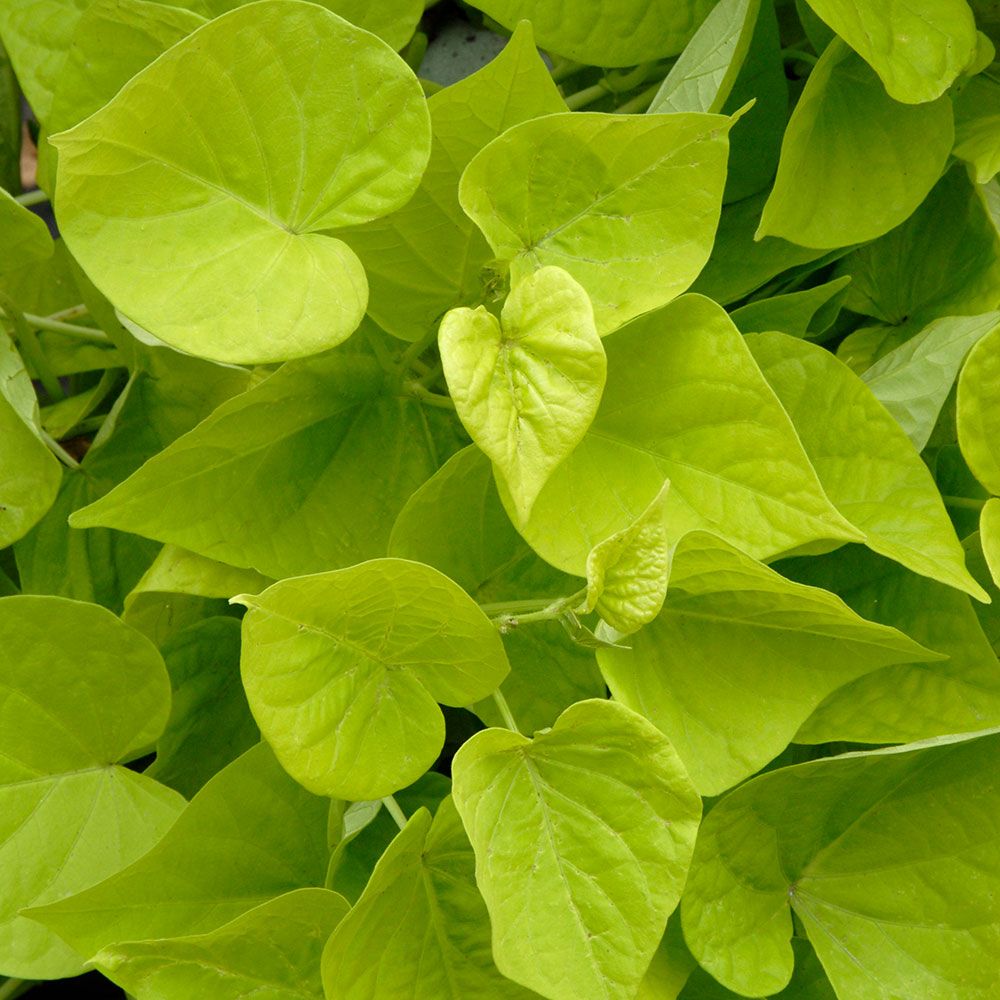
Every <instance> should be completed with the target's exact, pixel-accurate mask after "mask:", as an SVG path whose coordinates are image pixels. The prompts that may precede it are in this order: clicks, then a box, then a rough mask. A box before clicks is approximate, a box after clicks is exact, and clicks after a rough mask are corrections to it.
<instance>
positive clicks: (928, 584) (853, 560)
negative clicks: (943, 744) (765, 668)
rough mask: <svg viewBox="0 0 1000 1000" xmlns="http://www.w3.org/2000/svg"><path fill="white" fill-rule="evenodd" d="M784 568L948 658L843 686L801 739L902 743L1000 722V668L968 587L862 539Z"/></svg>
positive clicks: (816, 714) (909, 665) (907, 665)
mask: <svg viewBox="0 0 1000 1000" xmlns="http://www.w3.org/2000/svg"><path fill="white" fill-rule="evenodd" d="M781 568H782V571H783V572H785V573H786V574H789V575H791V576H792V577H793V578H794V579H796V580H800V581H802V582H805V583H807V584H811V585H812V586H816V587H824V588H826V589H828V590H832V591H834V592H836V593H837V594H838V595H840V597H842V598H843V600H844V601H845V602H846V603H847V604H848V605H850V607H851V608H852V609H853V610H854V611H855V612H856V613H857V614H859V615H861V616H863V617H865V618H868V619H871V620H872V621H877V622H881V623H882V624H884V625H889V626H892V627H893V628H897V629H899V630H900V631H901V632H905V633H906V634H907V635H908V636H910V637H911V638H913V639H914V640H916V641H917V642H919V643H921V644H922V645H923V646H926V647H927V648H929V649H933V650H935V651H936V652H937V653H941V654H944V655H945V656H947V657H948V658H947V659H946V660H944V661H943V662H927V663H917V662H911V663H901V664H899V665H898V666H889V667H885V668H883V669H882V670H877V671H875V672H874V673H871V674H867V675H865V676H864V677H859V678H858V679H857V680H855V681H852V682H851V683H849V684H845V685H844V686H843V687H842V688H840V689H838V690H836V691H834V692H833V693H832V694H830V695H829V697H827V698H826V699H825V700H824V701H823V703H822V704H821V705H820V706H819V707H818V708H817V709H816V711H815V712H814V713H813V714H812V716H810V718H809V719H808V720H807V721H806V722H805V723H804V724H803V726H802V728H801V729H800V730H799V732H798V733H796V736H795V739H796V741H797V742H800V743H824V742H827V741H830V740H849V741H852V742H858V743H904V742H906V741H907V740H919V739H925V738H927V737H930V736H939V735H942V734H945V733H956V732H968V731H971V730H974V729H983V728H984V727H986V726H995V725H1000V668H998V664H997V658H996V656H995V655H994V653H993V650H992V649H991V648H990V644H989V642H988V641H987V638H986V636H985V635H984V634H983V629H982V627H981V626H980V624H979V622H978V621H977V616H976V613H975V612H974V611H973V609H972V602H971V601H970V599H969V598H968V597H966V596H965V595H964V594H960V593H959V592H958V591H956V590H953V589H952V588H951V587H945V586H944V585H943V584H940V583H935V582H934V581H933V580H930V579H928V578H927V577H922V576H917V575H916V574H914V573H911V572H909V571H908V570H906V569H904V568H903V567H902V566H900V565H899V564H898V563H893V562H889V561H888V560H887V559H884V558H882V557H881V556H877V555H875V554H874V553H872V552H870V551H868V550H867V549H863V548H861V547H860V546H857V545H850V546H846V547H845V548H843V549H840V550H839V551H837V552H834V553H831V554H830V555H826V556H823V557H822V558H821V559H795V560H791V561H789V562H786V563H784V564H783V565H782V567H781ZM984 582H985V581H984ZM928 608H933V609H934V613H933V614H928V611H927V609H928Z"/></svg>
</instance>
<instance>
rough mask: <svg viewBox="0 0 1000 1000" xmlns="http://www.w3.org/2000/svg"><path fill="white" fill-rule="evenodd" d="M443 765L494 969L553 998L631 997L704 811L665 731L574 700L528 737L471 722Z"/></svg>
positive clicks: (676, 892)
mask: <svg viewBox="0 0 1000 1000" xmlns="http://www.w3.org/2000/svg"><path fill="white" fill-rule="evenodd" d="M452 771H453V778H454V788H453V794H454V797H455V805H456V806H457V807H458V811H459V814H460V815H461V817H462V821H463V823H464V824H465V828H466V830H467V831H468V834H469V839H470V840H471V841H472V846H473V848H474V849H475V852H476V881H477V883H478V884H479V888H480V890H481V891H482V894H483V898H484V899H485V900H486V907H487V909H488V910H489V913H490V921H491V923H492V926H493V957H494V959H495V961H496V963H497V967H498V968H499V969H500V971H501V972H502V973H503V974H504V975H505V976H508V977H509V978H511V979H513V980H514V981H515V982H519V983H522V984H523V985H525V986H527V987H529V988H530V989H534V990H536V991H537V992H540V993H541V994H542V995H543V996H546V997H549V998H551V1000H592V998H593V1000H625V998H628V997H634V996H635V993H636V990H637V989H638V987H639V983H640V982H641V980H642V978H643V975H644V974H645V972H646V968H647V967H648V965H649V963H650V960H651V959H652V957H653V953H654V952H655V951H656V948H657V945H658V944H659V942H660V938H661V936H662V934H663V930H664V927H665V925H666V922H667V917H668V916H669V915H670V912H671V911H672V910H673V909H674V907H675V906H676V905H677V900H678V898H679V897H680V892H681V888H682V886H683V884H684V879H685V876H686V873H687V866H688V861H689V859H690V854H691V850H692V848H693V844H694V838H695V833H696V830H697V826H698V820H699V819H700V817H701V802H700V800H699V799H698V796H697V795H696V794H695V791H694V789H693V788H692V786H691V783H690V781H689V780H688V777H687V774H686V773H685V771H684V767H683V765H682V764H681V762H680V760H679V759H678V758H677V755H676V754H675V753H674V750H673V748H672V747H671V745H670V744H669V743H668V742H667V740H666V739H665V738H664V737H663V736H662V735H661V734H660V733H658V732H657V731H656V729H654V728H653V727H652V726H651V725H650V724H649V723H648V722H646V721H645V719H643V718H642V717H641V716H639V715H637V714H636V713H634V712H632V711H630V710H629V709H628V708H625V706H623V705H618V704H616V703H615V702H610V701H584V702H580V703H579V704H576V705H573V706H572V707H570V708H568V709H567V710H566V711H565V712H563V714H562V715H561V716H560V717H559V719H558V721H557V722H556V724H555V725H554V726H553V727H552V729H551V730H549V731H546V732H541V733H537V734H536V735H535V737H534V739H531V740H529V739H526V738H525V737H524V736H521V735H520V734H518V733H512V732H509V731H508V730H503V729H488V730H486V731H485V732H482V733H477V734H476V735H475V736H473V737H472V739H471V740H469V741H468V742H467V743H466V744H465V745H464V746H463V747H462V749H461V750H459V752H458V754H456V756H455V760H454V762H453V765H452Z"/></svg>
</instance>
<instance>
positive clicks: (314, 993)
mask: <svg viewBox="0 0 1000 1000" xmlns="http://www.w3.org/2000/svg"><path fill="white" fill-rule="evenodd" d="M347 910H348V904H347V901H346V900H345V899H344V897H343V896H339V895H338V894H337V893H335V892H330V891H329V890H327V889H297V890H295V891H293V892H288V893H285V894H284V895H283V896H277V897H275V898H274V899H271V900H268V902H266V903H261V904H260V906H256V907H254V908H253V909H252V910H248V911H247V912H246V913H244V914H243V915H242V916H239V917H237V918H236V919H235V920H231V921H230V922H229V923H228V924H224V925H223V926H222V927H219V928H217V929H216V930H214V931H209V932H208V933H206V934H190V935H186V936H184V937H176V938H166V939H158V940H157V939H154V940H152V941H126V942H122V943H120V944H115V945H112V946H111V947H110V948H105V949H104V950H103V951H100V952H98V953H97V955H95V956H94V959H93V961H94V965H95V966H96V967H97V968H99V969H100V970H101V971H102V972H104V973H105V974H106V975H108V976H109V977H110V978H111V979H113V980H114V981H115V982H116V983H118V984H119V985H120V986H122V987H123V988H124V989H126V990H128V992H129V993H130V994H132V995H134V996H137V997H149V998H153V997H155V998H157V1000H190V998H191V997H199V996H203V997H209V996H210V997H212V1000H244V998H246V997H249V996H255V997H266V998H267V1000H323V984H322V982H321V980H320V974H319V962H320V956H321V955H322V952H323V946H324V945H325V944H326V940H327V938H328V937H329V936H330V933H331V932H332V931H333V929H334V927H336V925H337V923H338V921H340V920H341V918H342V917H343V916H344V914H345V913H347Z"/></svg>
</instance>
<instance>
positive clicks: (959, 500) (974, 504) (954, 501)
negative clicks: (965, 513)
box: [941, 496, 986, 510]
mask: <svg viewBox="0 0 1000 1000" xmlns="http://www.w3.org/2000/svg"><path fill="white" fill-rule="evenodd" d="M941 499H942V500H944V505H945V506H946V507H960V508H961V509H962V510H982V509H983V508H984V507H985V506H986V501H985V500H975V499H973V498H972V497H951V496H943V497H941Z"/></svg>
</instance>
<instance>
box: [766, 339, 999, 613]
mask: <svg viewBox="0 0 1000 1000" xmlns="http://www.w3.org/2000/svg"><path fill="white" fill-rule="evenodd" d="M747 343H748V345H749V347H750V350H751V352H752V353H753V356H754V359H755V360H756V361H757V364H758V365H760V367H761V371H763V373H764V377H765V378H766V379H767V380H768V382H769V383H770V385H771V388H772V389H774V391H775V392H776V393H777V394H778V398H779V399H780V400H781V405H782V406H783V407H784V408H785V412H786V413H787V414H788V415H789V416H790V417H791V418H792V423H793V424H795V429H796V431H797V432H798V435H799V438H800V439H801V441H802V444H803V446H804V447H805V450H806V454H807V455H808V456H809V461H810V462H811V463H812V465H813V468H815V470H816V472H817V474H818V475H819V479H820V482H821V483H822V484H823V488H824V489H825V490H826V492H827V495H828V496H829V497H830V499H831V500H832V501H833V503H834V504H835V505H836V507H837V509H838V510H839V511H840V513H841V514H843V515H844V517H846V518H847V519H848V520H849V521H850V522H851V523H852V524H853V525H854V526H855V527H857V528H860V529H861V531H863V532H864V533H865V544H866V545H868V546H869V548H871V549H873V550H874V551H875V552H880V553H881V554H882V555H884V556H888V557H889V558H890V559H895V560H897V561H898V562H900V563H902V564H903V565H904V566H906V567H907V568H908V569H912V570H913V571H914V572H915V573H920V574H922V575H923V576H929V577H931V579H934V580H940V581H941V582H942V583H946V584H948V585H949V586H951V587H957V588H958V589H959V590H964V591H965V592H966V593H967V594H971V595H972V596H973V597H976V598H978V599H979V600H985V599H986V593H985V591H984V590H983V589H982V588H981V587H980V586H979V584H978V583H976V581H975V580H974V579H973V578H972V577H971V576H970V575H969V571H968V570H967V569H966V568H965V555H964V553H963V551H962V546H961V543H960V542H959V540H958V538H957V537H956V535H955V529H954V528H953V527H952V525H951V521H950V520H949V518H948V513H947V511H946V510H945V508H944V503H943V502H942V500H941V495H940V494H939V493H938V491H937V487H936V486H935V484H934V479H933V477H932V476H931V474H930V472H929V470H928V469H927V466H926V465H924V463H923V461H922V460H921V458H920V455H919V454H918V453H917V452H916V451H915V450H914V448H913V445H912V444H911V443H910V441H909V440H908V439H907V437H906V434H905V433H904V431H903V429H902V428H901V427H900V426H899V425H898V424H897V423H896V421H895V420H893V418H892V416H891V415H890V414H889V413H887V412H886V411H885V409H884V408H883V407H882V406H881V405H880V403H879V401H878V400H877V399H876V398H875V397H874V396H873V395H872V393H871V391H870V390H869V389H868V388H867V387H866V386H865V384H864V382H862V381H861V379H859V378H858V376H857V375H855V374H854V373H853V372H852V371H851V370H850V368H848V367H847V366H846V365H845V364H844V363H843V362H841V361H838V360H837V359H836V358H835V357H834V356H833V355H832V354H831V353H830V352H829V351H825V350H823V348H821V347H817V346H816V345H815V344H808V343H806V342H805V341H802V340H797V339H795V338H793V337H787V336H785V335H784V334H781V333H762V334H753V335H751V336H750V337H748V338H747Z"/></svg>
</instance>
